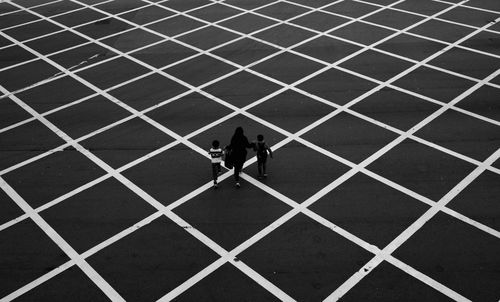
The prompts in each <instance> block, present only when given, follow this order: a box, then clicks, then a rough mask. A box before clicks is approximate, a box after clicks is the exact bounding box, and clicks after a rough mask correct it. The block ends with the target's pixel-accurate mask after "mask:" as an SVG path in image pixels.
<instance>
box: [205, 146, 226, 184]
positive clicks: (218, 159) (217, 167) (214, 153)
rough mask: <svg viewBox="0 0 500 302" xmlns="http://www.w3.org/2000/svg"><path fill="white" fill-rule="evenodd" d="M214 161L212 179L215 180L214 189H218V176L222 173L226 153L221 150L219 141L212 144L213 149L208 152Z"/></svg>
mask: <svg viewBox="0 0 500 302" xmlns="http://www.w3.org/2000/svg"><path fill="white" fill-rule="evenodd" d="M208 154H209V155H210V158H211V161H212V177H213V179H214V189H216V188H217V176H219V173H221V163H222V156H223V155H224V151H222V149H221V148H220V144H219V141H218V140H214V141H213V142H212V148H210V150H209V151H208Z"/></svg>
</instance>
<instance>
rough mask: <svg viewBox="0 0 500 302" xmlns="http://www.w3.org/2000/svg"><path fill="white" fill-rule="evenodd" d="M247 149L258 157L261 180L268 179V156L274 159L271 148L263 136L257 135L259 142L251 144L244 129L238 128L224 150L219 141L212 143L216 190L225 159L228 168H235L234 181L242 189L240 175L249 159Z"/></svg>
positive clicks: (213, 173) (211, 152)
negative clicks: (251, 150)
mask: <svg viewBox="0 0 500 302" xmlns="http://www.w3.org/2000/svg"><path fill="white" fill-rule="evenodd" d="M247 149H253V150H254V151H255V152H256V156H257V170H258V173H259V178H261V177H266V176H267V173H266V162H267V156H268V155H269V156H270V157H271V158H272V157H273V153H272V151H271V148H269V146H268V145H267V144H266V142H265V141H264V136H263V135H262V134H259V135H257V141H255V142H252V143H250V141H249V140H248V138H247V137H246V136H245V134H244V132H243V128H242V127H237V128H236V130H235V131H234V134H233V136H232V137H231V142H230V144H229V145H228V146H226V147H225V148H224V149H222V148H221V146H220V143H219V141H218V140H214V141H213V142H212V148H210V150H209V152H208V153H209V154H210V157H211V161H212V176H213V181H214V188H217V177H218V175H219V174H220V173H221V164H222V160H223V158H224V160H225V166H226V167H228V168H231V167H234V180H235V182H236V187H238V188H239V187H240V173H241V170H242V168H243V164H244V163H245V161H246V159H247V154H248V152H247Z"/></svg>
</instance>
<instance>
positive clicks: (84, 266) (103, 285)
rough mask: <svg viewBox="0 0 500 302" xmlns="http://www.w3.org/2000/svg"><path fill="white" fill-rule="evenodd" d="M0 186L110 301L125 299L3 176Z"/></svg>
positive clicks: (0, 179)
mask: <svg viewBox="0 0 500 302" xmlns="http://www.w3.org/2000/svg"><path fill="white" fill-rule="evenodd" d="M0 188H2V190H3V191H4V192H5V193H7V195H9V197H10V198H11V199H12V200H13V201H14V202H15V203H16V204H17V205H18V206H19V207H20V208H21V209H23V211H24V212H25V213H26V214H27V215H28V216H29V217H30V218H31V219H32V220H33V221H34V222H35V223H36V224H37V225H38V226H39V227H40V228H41V229H42V230H43V231H44V232H45V233H46V234H47V236H49V237H50V239H52V241H54V243H56V244H57V246H59V248H60V249H61V250H63V251H64V252H65V253H66V255H68V257H69V258H71V259H72V260H73V261H74V262H75V263H76V265H78V267H79V268H80V269H81V270H82V271H83V272H84V273H85V274H86V275H87V276H88V277H89V278H90V279H91V280H92V281H93V282H94V283H95V284H96V285H97V286H98V287H99V288H100V289H101V290H102V291H103V292H104V293H105V294H106V296H107V297H108V298H109V299H110V300H111V301H125V300H123V298H122V297H121V296H120V294H118V292H116V291H115V290H114V289H113V288H112V287H111V286H110V285H109V284H108V283H107V282H106V281H105V280H104V279H103V278H102V277H101V275H99V273H97V272H96V271H95V270H94V269H93V268H92V267H91V266H90V265H89V264H88V263H87V262H86V261H85V260H84V259H83V258H82V257H81V256H80V255H79V254H78V253H77V252H76V251H75V250H74V249H73V248H72V247H71V246H70V245H69V244H68V243H67V242H66V241H65V240H64V239H63V238H62V237H61V236H60V235H59V234H58V233H57V232H56V231H55V230H54V229H53V228H52V227H51V226H50V225H49V224H48V223H47V222H46V221H45V220H44V219H43V218H42V217H41V216H40V215H39V214H38V213H35V212H34V211H33V208H32V207H31V206H30V205H28V203H27V202H26V201H25V200H24V199H23V198H22V197H21V196H20V195H19V194H17V192H16V191H14V189H12V187H11V186H10V185H8V184H7V183H6V182H5V181H4V179H3V178H1V177H0Z"/></svg>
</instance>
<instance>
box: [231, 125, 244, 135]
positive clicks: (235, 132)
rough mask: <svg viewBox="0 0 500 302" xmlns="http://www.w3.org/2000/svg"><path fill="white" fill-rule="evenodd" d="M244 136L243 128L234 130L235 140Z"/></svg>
mask: <svg viewBox="0 0 500 302" xmlns="http://www.w3.org/2000/svg"><path fill="white" fill-rule="evenodd" d="M242 136H243V128H242V127H238V128H236V130H234V134H233V138H239V137H242Z"/></svg>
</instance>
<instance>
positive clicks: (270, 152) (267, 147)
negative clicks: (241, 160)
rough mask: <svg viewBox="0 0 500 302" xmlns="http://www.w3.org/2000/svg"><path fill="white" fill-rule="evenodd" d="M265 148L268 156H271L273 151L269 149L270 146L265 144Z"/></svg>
mask: <svg viewBox="0 0 500 302" xmlns="http://www.w3.org/2000/svg"><path fill="white" fill-rule="evenodd" d="M266 149H267V151H269V156H270V157H271V158H273V151H272V150H271V148H269V146H268V145H266Z"/></svg>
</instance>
